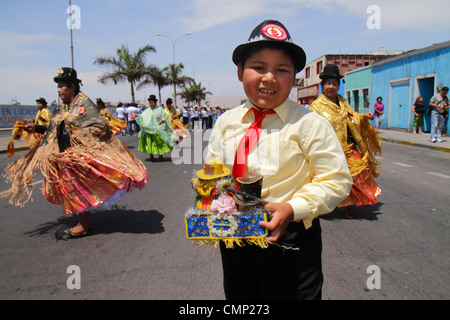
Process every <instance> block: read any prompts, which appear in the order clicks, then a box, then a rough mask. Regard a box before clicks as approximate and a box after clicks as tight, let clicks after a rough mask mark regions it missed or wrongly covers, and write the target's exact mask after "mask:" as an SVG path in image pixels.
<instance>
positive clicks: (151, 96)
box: [147, 94, 158, 102]
mask: <svg viewBox="0 0 450 320" xmlns="http://www.w3.org/2000/svg"><path fill="white" fill-rule="evenodd" d="M147 100H148V101H155V102H156V101H158V99H156V96H155V95H154V94H151V95H150V96H149V97H148V99H147Z"/></svg>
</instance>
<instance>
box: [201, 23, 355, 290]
mask: <svg viewBox="0 0 450 320" xmlns="http://www.w3.org/2000/svg"><path fill="white" fill-rule="evenodd" d="M305 61H306V56H305V53H304V51H303V49H302V48H300V47H299V46H297V45H295V44H294V43H293V42H292V40H291V38H290V36H289V33H288V32H287V30H286V28H285V27H284V26H283V25H282V24H281V23H280V22H278V21H275V20H266V21H264V22H262V23H261V24H260V25H258V26H257V27H256V28H255V29H254V30H253V32H252V34H251V35H250V38H249V40H248V42H247V43H245V44H242V45H240V46H238V47H237V48H236V49H235V51H234V53H233V62H234V63H235V64H236V65H237V67H238V78H239V80H240V81H241V82H242V83H243V87H244V91H245V93H246V95H247V97H248V99H247V101H246V102H245V103H244V104H243V105H241V106H239V107H236V108H234V109H231V110H229V111H228V112H226V113H225V114H223V115H222V116H221V117H220V118H218V119H217V122H216V124H215V126H214V129H213V131H212V134H211V138H210V141H209V145H208V155H207V158H219V159H222V161H223V163H224V164H225V165H227V166H230V167H231V166H232V168H233V171H232V174H233V176H234V178H237V177H242V176H244V177H255V176H259V175H262V176H263V177H264V180H263V190H262V193H263V194H264V193H266V194H267V195H268V196H267V198H266V200H268V201H269V203H268V204H267V205H266V209H267V210H269V211H270V212H272V216H271V220H270V221H269V222H261V225H262V226H263V227H266V228H267V229H268V230H269V232H270V235H269V236H268V238H267V240H268V241H269V242H270V245H269V247H268V248H267V249H261V248H259V247H257V246H244V247H237V248H236V247H235V248H234V249H226V248H225V246H223V245H221V248H220V249H221V254H222V266H223V272H224V289H225V295H226V298H227V299H261V298H263V299H320V298H321V292H322V283H323V276H322V266H321V251H322V242H321V230H320V225H319V219H317V217H318V216H319V215H320V214H325V213H328V212H331V211H332V210H333V209H334V208H335V206H336V205H337V204H338V203H339V202H341V201H342V200H343V199H345V198H346V197H347V195H348V194H349V192H350V188H351V185H352V177H351V176H350V173H349V171H348V166H347V162H346V160H345V156H344V153H343V151H342V148H341V146H340V144H339V141H338V139H337V137H336V134H335V132H334V130H333V128H332V127H331V126H330V124H329V123H328V122H327V121H326V120H325V119H324V118H323V117H322V118H321V117H320V116H318V115H316V114H314V113H313V112H311V111H309V110H307V109H306V108H304V107H301V106H300V105H298V104H296V103H295V102H293V101H290V100H289V99H288V97H289V94H290V91H291V88H292V86H293V85H294V81H295V75H296V73H297V72H299V71H301V70H302V69H303V68H304V66H305ZM324 120H325V121H324ZM249 126H250V127H249ZM244 135H245V137H246V138H245V139H247V140H245V139H244V140H243V137H244ZM258 135H259V137H258ZM246 144H247V145H246ZM246 149H247V151H246Z"/></svg>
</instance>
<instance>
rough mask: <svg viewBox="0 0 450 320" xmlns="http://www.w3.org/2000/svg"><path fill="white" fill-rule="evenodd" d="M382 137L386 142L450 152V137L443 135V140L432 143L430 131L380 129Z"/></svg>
mask: <svg viewBox="0 0 450 320" xmlns="http://www.w3.org/2000/svg"><path fill="white" fill-rule="evenodd" d="M380 139H381V141H386V142H392V143H399V144H403V145H409V146H414V147H421V148H427V149H434V150H438V151H444V152H450V137H441V140H442V142H435V143H432V142H431V141H430V134H429V133H425V134H413V133H412V132H406V131H400V130H383V129H380Z"/></svg>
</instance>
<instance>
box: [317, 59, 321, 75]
mask: <svg viewBox="0 0 450 320" xmlns="http://www.w3.org/2000/svg"><path fill="white" fill-rule="evenodd" d="M316 73H317V74H320V73H322V61H319V62H317V65H316Z"/></svg>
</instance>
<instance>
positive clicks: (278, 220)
mask: <svg viewBox="0 0 450 320" xmlns="http://www.w3.org/2000/svg"><path fill="white" fill-rule="evenodd" d="M266 209H267V210H269V211H271V212H272V220H270V221H269V222H267V221H261V222H260V223H259V225H260V226H261V227H264V228H267V229H268V230H269V231H270V235H269V237H268V238H267V240H268V241H270V242H276V241H278V239H279V238H280V236H281V235H282V234H283V232H284V230H286V227H287V226H288V224H289V223H290V222H291V221H292V220H294V210H293V209H292V207H291V205H290V204H289V203H273V202H269V203H268V204H266Z"/></svg>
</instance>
